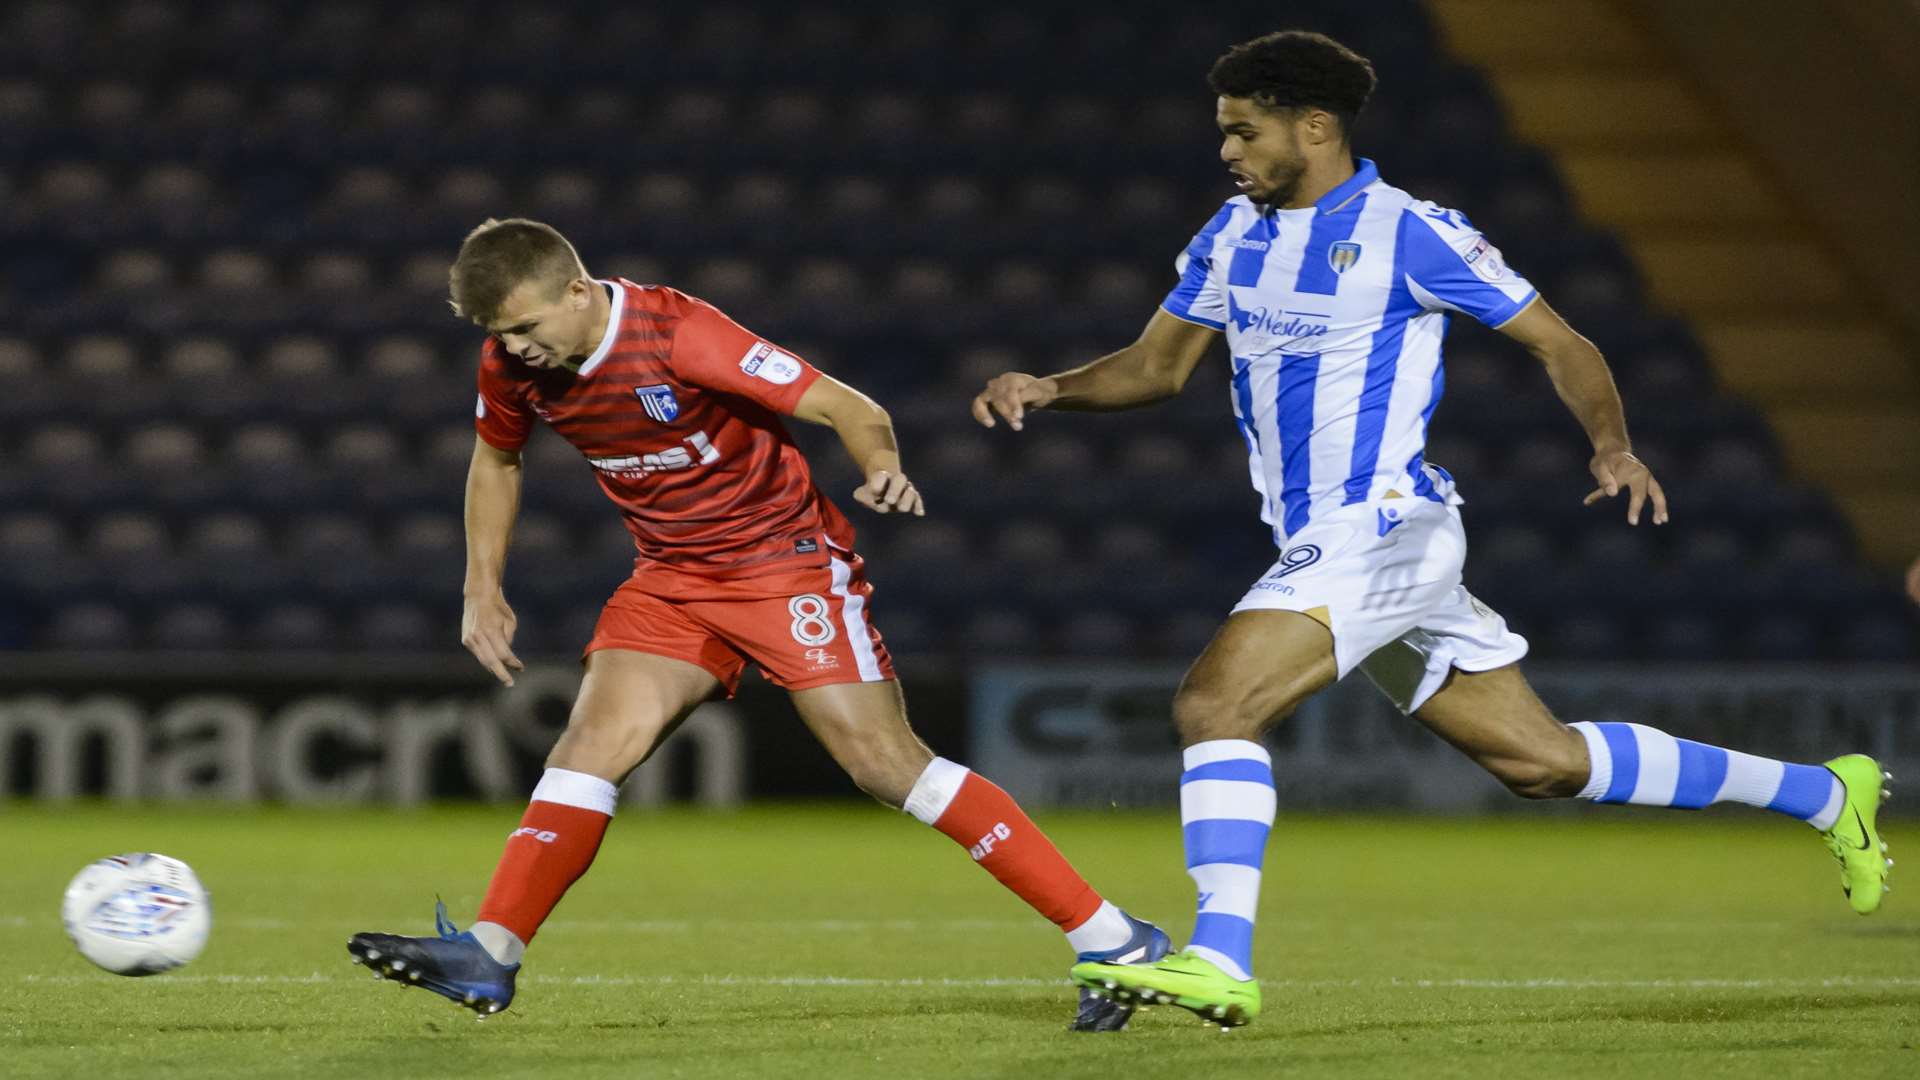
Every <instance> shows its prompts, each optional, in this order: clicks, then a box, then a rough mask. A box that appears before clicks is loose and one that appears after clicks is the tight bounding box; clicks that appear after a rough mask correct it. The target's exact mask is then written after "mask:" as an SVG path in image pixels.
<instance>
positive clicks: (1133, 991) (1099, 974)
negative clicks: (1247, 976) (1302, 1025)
mask: <svg viewBox="0 0 1920 1080" xmlns="http://www.w3.org/2000/svg"><path fill="white" fill-rule="evenodd" d="M1069 974H1070V975H1072V976H1073V981H1074V982H1077V983H1079V984H1080V985H1081V986H1084V987H1086V988H1087V989H1089V990H1091V991H1093V992H1094V993H1095V994H1104V995H1107V996H1108V997H1111V998H1113V999H1114V1000H1115V1001H1119V1002H1123V1003H1126V1004H1129V1005H1178V1006H1180V1007H1181V1008H1183V1009H1186V1010H1187V1011H1188V1012H1191V1013H1193V1014H1194V1015H1195V1016H1198V1017H1199V1018H1200V1019H1202V1020H1205V1021H1206V1022H1207V1023H1209V1024H1218V1025H1220V1028H1221V1030H1223V1031H1224V1030H1226V1029H1227V1028H1236V1027H1239V1026H1240V1025H1242V1024H1245V1023H1247V1022H1248V1021H1250V1020H1252V1019H1253V1018H1254V1017H1256V1016H1259V1015H1260V984H1259V983H1258V982H1256V981H1253V980H1248V981H1247V982H1241V981H1240V980H1239V979H1236V978H1234V977H1233V976H1231V975H1228V974H1227V973H1226V972H1224V971H1221V970H1220V969H1219V968H1217V967H1215V966H1213V964H1211V963H1209V962H1208V961H1206V960H1203V959H1201V958H1200V957H1198V956H1195V955H1194V954H1193V953H1190V952H1183V953H1181V954H1179V955H1178V956H1170V957H1168V958H1166V959H1165V960H1162V961H1160V962H1159V963H1157V964H1108V963H1103V962H1101V961H1097V960H1090V961H1087V962H1084V963H1079V964H1075V965H1073V969H1072V970H1071V971H1070V972H1069Z"/></svg>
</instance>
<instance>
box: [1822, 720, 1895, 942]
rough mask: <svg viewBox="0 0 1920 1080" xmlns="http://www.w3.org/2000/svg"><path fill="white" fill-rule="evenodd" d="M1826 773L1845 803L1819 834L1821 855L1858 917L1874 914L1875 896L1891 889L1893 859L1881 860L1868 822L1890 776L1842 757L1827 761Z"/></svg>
mask: <svg viewBox="0 0 1920 1080" xmlns="http://www.w3.org/2000/svg"><path fill="white" fill-rule="evenodd" d="M1827 771H1828V772H1831V773H1832V774H1833V775H1835V776H1837V777H1839V778H1840V786H1842V787H1844V788H1846V791H1847V800H1846V802H1845V804H1843V805H1842V806H1841V808H1840V820H1838V821H1836V822H1834V823H1833V828H1831V829H1828V830H1827V831H1826V832H1824V833H1821V834H1820V835H1821V837H1822V838H1823V839H1824V840H1826V842H1827V850H1828V851H1831V852H1833V857H1834V858H1836V859H1838V860H1840V888H1841V889H1843V890H1845V892H1846V894H1847V902H1848V903H1849V904H1851V905H1852V906H1853V910H1855V911H1857V912H1859V913H1860V914H1862V915H1871V914H1873V913H1874V912H1875V911H1878V910H1880V895H1881V894H1882V893H1885V892H1888V891H1890V890H1891V888H1892V887H1891V886H1889V885H1888V884H1887V871H1888V870H1889V869H1890V868H1891V867H1892V866H1893V860H1892V859H1889V858H1887V842H1886V841H1885V840H1882V839H1880V833H1879V831H1878V830H1877V829H1875V827H1874V818H1875V817H1877V816H1878V815H1879V813H1880V803H1881V801H1882V800H1883V799H1885V798H1887V796H1888V792H1887V790H1886V789H1885V788H1884V787H1882V786H1881V785H1882V783H1883V782H1891V781H1892V780H1893V774H1892V773H1886V772H1881V771H1880V763H1879V762H1877V761H1875V760H1873V759H1872V758H1870V757H1868V756H1867V755H1865V754H1848V755H1847V756H1845V757H1837V758H1834V759H1833V760H1832V761H1829V762H1827Z"/></svg>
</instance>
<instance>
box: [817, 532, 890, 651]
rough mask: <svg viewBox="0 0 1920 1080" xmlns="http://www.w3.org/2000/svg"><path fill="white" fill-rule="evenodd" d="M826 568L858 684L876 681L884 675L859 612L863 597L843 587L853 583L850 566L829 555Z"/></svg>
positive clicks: (863, 617) (864, 602) (863, 606)
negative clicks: (831, 575)
mask: <svg viewBox="0 0 1920 1080" xmlns="http://www.w3.org/2000/svg"><path fill="white" fill-rule="evenodd" d="M827 566H828V569H830V570H831V571H832V572H833V595H835V596H837V597H839V598H840V621H841V622H843V623H845V624H846V627H847V645H848V646H849V647H850V648H852V649H853V662H854V665H855V666H856V667H858V668H859V669H860V681H861V682H880V681H881V680H883V679H885V678H886V676H885V675H884V674H882V673H881V671H880V658H879V657H878V656H876V655H874V652H873V635H872V634H871V633H869V632H868V630H867V618H866V616H865V615H864V614H863V613H862V612H863V609H865V608H866V606H867V598H866V597H864V596H861V595H859V594H858V593H855V592H853V591H852V590H851V589H849V588H847V585H848V583H850V582H851V581H852V580H853V567H851V566H848V565H847V564H846V563H844V562H842V561H841V560H840V559H839V558H838V557H837V556H833V555H829V556H827Z"/></svg>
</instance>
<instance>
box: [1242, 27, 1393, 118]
mask: <svg viewBox="0 0 1920 1080" xmlns="http://www.w3.org/2000/svg"><path fill="white" fill-rule="evenodd" d="M1207 85H1208V86H1209V87H1211V88H1212V90H1213V92H1214V93H1216V94H1221V95H1224V96H1226V97H1238V98H1252V99H1253V100H1255V101H1257V102H1259V103H1260V104H1261V105H1262V106H1264V107H1266V108H1269V109H1299V108H1311V109H1325V110H1327V111H1328V112H1330V113H1332V114H1333V115H1335V116H1337V117H1339V118H1340V126H1341V130H1343V131H1347V132H1351V131H1352V130H1353V123H1354V121H1355V120H1358V119H1359V118H1360V110H1361V109H1363V108H1366V105H1367V99H1368V98H1369V97H1371V96H1373V87H1374V76H1373V64H1372V62H1370V61H1369V60H1368V59H1367V58H1366V57H1364V56H1361V55H1360V54H1359V53H1357V52H1354V51H1353V50H1352V49H1349V48H1347V47H1346V46H1345V45H1342V44H1340V43H1339V42H1337V41H1335V40H1333V39H1332V38H1330V37H1328V36H1327V35H1325V34H1316V33H1313V32H1311V31H1307V30H1281V31H1278V32H1276V33H1272V34H1266V35H1263V36H1261V37H1257V38H1254V39H1253V40H1252V41H1243V42H1241V43H1240V44H1238V45H1235V46H1234V47H1233V48H1231V49H1228V50H1227V51H1226V53H1225V55H1223V56H1221V57H1220V59H1218V60H1215V61H1214V62H1213V69H1212V70H1211V71H1209V72H1207Z"/></svg>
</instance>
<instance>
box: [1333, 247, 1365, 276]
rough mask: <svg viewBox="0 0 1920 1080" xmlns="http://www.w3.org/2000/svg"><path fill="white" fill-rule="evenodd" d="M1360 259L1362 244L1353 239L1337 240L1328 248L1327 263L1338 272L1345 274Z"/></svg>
mask: <svg viewBox="0 0 1920 1080" xmlns="http://www.w3.org/2000/svg"><path fill="white" fill-rule="evenodd" d="M1359 261H1360V245H1359V244H1358V243H1355V242H1354V241H1352V240H1336V241H1334V242H1333V246H1332V247H1329V248H1328V249H1327V265H1328V266H1331V267H1333V272H1334V273H1336V274H1344V273H1346V272H1347V271H1348V270H1351V269H1353V264H1354V263H1357V262H1359Z"/></svg>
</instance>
